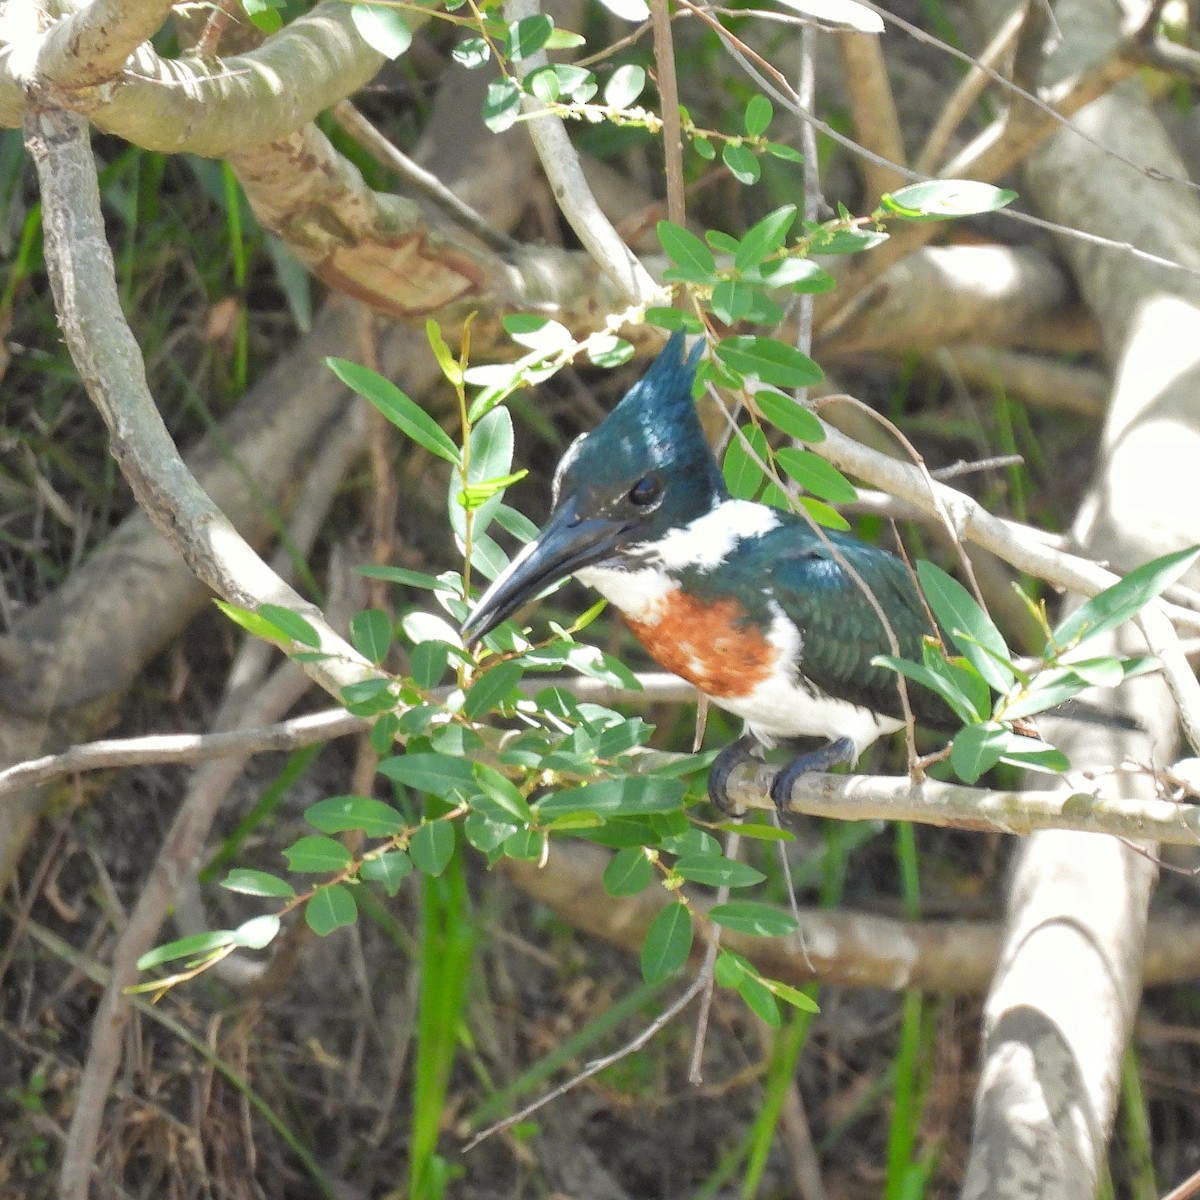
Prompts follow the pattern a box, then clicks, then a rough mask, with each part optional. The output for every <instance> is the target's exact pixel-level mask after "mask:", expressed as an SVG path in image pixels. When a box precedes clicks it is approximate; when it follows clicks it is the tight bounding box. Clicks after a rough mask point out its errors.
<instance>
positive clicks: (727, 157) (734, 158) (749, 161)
mask: <svg viewBox="0 0 1200 1200" xmlns="http://www.w3.org/2000/svg"><path fill="white" fill-rule="evenodd" d="M721 161H722V162H723V163H724V164H725V165H726V166H727V167H728V168H729V173H730V174H731V175H732V176H733V177H734V179H736V180H737V181H738V183H743V184H746V185H747V186H749V185H750V184H753V183H757V182H758V180H759V176H760V175H761V174H762V168H761V167H760V166H759V165H758V159H757V158H756V157H755V156H754V152H753V151H752V150H750V149H748V148H747V147H746V146H740V145H738V144H737V143H736V142H726V143H725V145H724V146H723V147H722V148H721Z"/></svg>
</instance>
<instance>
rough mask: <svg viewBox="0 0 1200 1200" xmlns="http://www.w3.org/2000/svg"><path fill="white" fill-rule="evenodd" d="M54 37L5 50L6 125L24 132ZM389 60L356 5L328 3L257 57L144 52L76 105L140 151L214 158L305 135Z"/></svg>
mask: <svg viewBox="0 0 1200 1200" xmlns="http://www.w3.org/2000/svg"><path fill="white" fill-rule="evenodd" d="M12 28H13V25H12V22H11V21H10V24H9V25H8V26H7V27H6V30H9V31H10V30H11V29H12ZM55 28H57V27H55ZM10 36H11V33H10ZM57 36H58V35H57V34H55V32H54V29H52V30H51V33H50V34H48V35H47V40H46V42H45V43H44V45H43V44H41V43H39V41H38V39H37V37H36V35H35V34H34V33H32V32H31V33H30V34H29V35H28V36H27V37H23V38H21V39H20V40H18V41H13V42H10V43H9V44H8V45H7V46H5V47H3V49H0V125H4V126H10V127H18V126H20V125H21V123H22V121H23V120H24V117H25V111H26V96H27V92H28V91H29V89H31V88H32V89H34V90H36V89H37V88H38V87H44V86H45V84H46V83H47V82H49V81H47V80H42V79H40V78H38V76H37V72H38V71H39V70H40V62H38V66H37V67H35V66H34V63H35V61H38V56H39V55H40V54H41V53H50V52H52V51H53V50H54V48H55V46H56V44H57V43H56V42H53V41H50V40H49V39H50V38H52V37H54V38H57ZM383 61H384V60H383V57H382V56H381V55H379V54H378V53H376V52H375V51H374V50H372V49H370V47H368V46H367V45H366V43H365V42H363V40H362V38H361V37H359V35H358V32H357V30H356V29H355V28H354V24H353V22H352V20H351V16H350V5H348V4H345V3H342V2H341V0H325V2H324V3H322V4H319V5H318V6H317V7H316V8H314V9H313V11H312V12H310V13H307V14H305V15H304V16H302V17H298V18H297V19H296V20H295V21H293V22H292V23H291V24H289V25H288V26H286V27H285V28H284V29H282V30H280V31H279V32H278V33H276V34H273V35H272V36H271V37H269V38H268V39H267V40H266V41H265V42H264V43H263V44H262V45H261V46H259V47H258V48H257V49H255V50H252V51H250V52H248V53H246V54H239V55H234V56H232V57H230V58H226V59H221V60H219V61H217V62H210V61H206V60H202V59H198V58H177V59H165V58H162V57H160V56H159V55H158V53H157V52H156V51H155V50H154V49H153V48H152V47H151V46H149V45H142V46H141V47H139V48H138V50H137V52H136V53H135V54H134V55H133V56H132V57H131V58H130V60H129V62H128V63H127V65H126V67H125V70H124V73H123V74H122V75H121V77H120V79H119V80H118V81H115V82H112V83H106V84H104V85H102V86H98V87H95V88H92V89H84V90H80V89H75V90H72V91H71V92H70V103H71V107H72V108H73V109H75V110H77V111H80V112H84V113H86V114H87V115H88V116H90V117H91V119H92V121H93V123H94V124H95V125H97V126H98V127H99V128H100V129H103V130H104V131H105V132H107V133H114V134H117V135H118V136H120V137H123V138H125V140H126V141H129V142H132V143H133V144H134V145H136V146H142V147H143V148H145V149H147V150H162V151H166V152H170V153H180V152H184V151H186V152H189V153H192V154H202V155H205V156H207V157H210V158H216V157H220V156H223V155H225V154H227V153H228V152H230V151H232V150H235V149H239V148H246V147H249V146H255V145H259V144H260V143H262V142H268V141H271V140H272V139H274V138H278V137H283V136H285V135H286V134H289V133H291V132H293V131H294V130H296V129H299V128H300V127H301V126H302V125H304V124H305V123H306V122H307V121H311V120H312V119H313V118H314V117H315V116H316V115H317V114H318V113H320V112H322V111H323V110H325V109H326V108H329V107H330V106H331V105H333V104H335V103H336V102H337V101H339V100H342V99H344V98H345V97H346V96H348V95H350V94H351V93H352V92H355V91H357V90H358V89H359V88H360V87H362V86H363V85H364V84H365V83H367V82H368V81H369V80H370V79H371V78H373V77H374V75H375V74H376V72H377V71H378V70H379V68H380V66H381V65H382V63H383ZM50 65H51V66H53V65H54V63H53V61H52V62H51V64H50Z"/></svg>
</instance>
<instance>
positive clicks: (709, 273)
mask: <svg viewBox="0 0 1200 1200" xmlns="http://www.w3.org/2000/svg"><path fill="white" fill-rule="evenodd" d="M658 240H659V242H661V243H662V248H663V253H664V254H666V256H667V257H668V258H669V259H670V260H671V262H672V263H673V264H674V266H673V267H672V268H671V270H670V271H669V272H667V275H669V276H670V277H671V278H672V279H681V280H685V281H687V282H688V283H717V282H719V280H718V278H717V274H716V271H717V260H716V258H714V257H713V252H712V251H711V250H710V249H709V248H708V247H707V246H706V245H705V244H704V243H703V242H702V241H701V240H700V239H699V238H698V237H697V236H696V235H695V234H694V233H692V232H691V231H690V230H687V229H684V228H683V227H682V226H681V225H673V224H672V223H671V222H670V221H659V223H658Z"/></svg>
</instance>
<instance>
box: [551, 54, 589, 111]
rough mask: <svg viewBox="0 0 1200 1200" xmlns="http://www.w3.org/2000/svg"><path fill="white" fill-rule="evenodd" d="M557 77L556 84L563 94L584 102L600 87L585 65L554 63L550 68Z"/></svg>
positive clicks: (581, 102)
mask: <svg viewBox="0 0 1200 1200" xmlns="http://www.w3.org/2000/svg"><path fill="white" fill-rule="evenodd" d="M550 69H551V70H552V71H553V72H554V74H555V77H556V78H557V79H558V86H559V87H560V88H561V89H562V93H563V95H565V96H570V97H571V98H572V99H574V100H577V101H579V103H580V104H586V103H587V102H588V101H589V100H590V99H591V98H592V97H593V96H594V95H595V94H596V93H597V92H598V91H599V90H600V89H599V85H598V84H597V83H596V76H595V75H593V74H592V72H591V71H589V70H588V69H587V68H586V67H577V66H575V64H574V63H555V64H554V65H553V66H552V67H551V68H550Z"/></svg>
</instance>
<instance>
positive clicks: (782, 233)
mask: <svg viewBox="0 0 1200 1200" xmlns="http://www.w3.org/2000/svg"><path fill="white" fill-rule="evenodd" d="M755 100H766V97H765V96H755V97H754V99H752V100H751V101H750V104H751V105H753V103H754V101H755ZM767 105H768V107H769V106H770V101H769V100H768V101H767ZM747 111H749V109H747ZM795 219H796V206H795V205H794V204H785V205H784V206H783V207H782V208H777V209H776V210H775V211H774V212H770V213H767V215H766V216H765V217H763V218H762V219H761V220H760V221H757V222H756V223H755V224H753V225H751V226H750V228H749V229H748V230H747V231H746V233H745V235H744V236H743V237H742V240H741V242H740V243H739V245H738V249H737V254H736V255H735V256H734V260H733V265H734V266H735V267H736V268H737V269H738V270H739V271H748V270H750V268H751V267H757V266H759V265H760V264H761V263H762V261H763V259H765V258H769V257H770V256H771V255H772V254H774V253H775V251H776V250H778V249H780V247H782V245H783V243H784V242H785V241H787V235H788V230H789V229H791V227H792V223H793V222H794V221H795Z"/></svg>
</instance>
